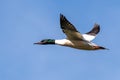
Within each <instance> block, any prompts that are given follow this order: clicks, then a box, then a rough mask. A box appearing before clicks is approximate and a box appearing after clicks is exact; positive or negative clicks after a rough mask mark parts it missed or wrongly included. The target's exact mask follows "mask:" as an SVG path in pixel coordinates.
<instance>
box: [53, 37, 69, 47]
mask: <svg viewBox="0 0 120 80" xmlns="http://www.w3.org/2000/svg"><path fill="white" fill-rule="evenodd" d="M67 43H71V41H70V40H68V39H60V40H55V44H58V45H62V46H64V45H65V44H67Z"/></svg>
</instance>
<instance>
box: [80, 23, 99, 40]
mask: <svg viewBox="0 0 120 80" xmlns="http://www.w3.org/2000/svg"><path fill="white" fill-rule="evenodd" d="M99 32H100V25H99V24H94V27H93V28H92V30H91V31H89V32H87V33H85V34H82V36H83V37H84V39H85V40H87V41H92V40H93V39H94V38H95V37H96V35H97V34H98V33H99Z"/></svg>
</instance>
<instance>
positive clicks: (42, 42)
mask: <svg viewBox="0 0 120 80" xmlns="http://www.w3.org/2000/svg"><path fill="white" fill-rule="evenodd" d="M34 44H44V43H43V42H36V43H34Z"/></svg>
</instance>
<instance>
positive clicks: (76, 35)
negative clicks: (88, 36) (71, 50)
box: [60, 14, 83, 40]
mask: <svg viewBox="0 0 120 80" xmlns="http://www.w3.org/2000/svg"><path fill="white" fill-rule="evenodd" d="M60 26H61V29H62V31H63V32H64V33H65V34H66V36H67V38H68V39H69V40H75V39H78V40H83V36H82V35H81V34H80V32H78V31H77V29H76V28H75V27H74V25H73V24H71V23H70V22H69V21H68V20H67V19H66V17H65V16H63V15H62V14H60Z"/></svg>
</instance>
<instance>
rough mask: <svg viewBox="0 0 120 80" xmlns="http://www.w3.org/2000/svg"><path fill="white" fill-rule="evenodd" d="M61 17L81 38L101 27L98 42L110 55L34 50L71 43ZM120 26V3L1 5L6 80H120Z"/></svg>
mask: <svg viewBox="0 0 120 80" xmlns="http://www.w3.org/2000/svg"><path fill="white" fill-rule="evenodd" d="M60 13H62V14H64V15H65V16H66V17H67V19H69V21H70V22H71V23H72V24H74V25H75V26H76V28H77V29H78V30H79V31H80V32H81V33H85V32H88V31H89V30H90V29H91V28H92V27H93V25H94V23H98V24H100V25H101V31H100V33H99V34H98V36H97V38H96V39H95V40H94V41H93V42H95V43H97V44H99V45H101V46H105V47H107V48H109V49H110V50H98V51H84V50H77V49H73V48H68V47H61V46H57V45H55V46H53V45H48V46H38V45H33V43H34V42H36V41H39V40H41V39H46V38H52V39H62V38H65V35H64V34H63V33H62V31H61V29H60V25H59V14H60ZM119 21H120V1H119V0H69V1H67V0H1V1H0V28H1V29H0V37H1V38H0V41H1V42H0V80H120V62H119V61H120V58H119V57H120V53H119V41H120V37H119V34H120V33H119V32H120V27H119V26H120V22H119Z"/></svg>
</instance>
